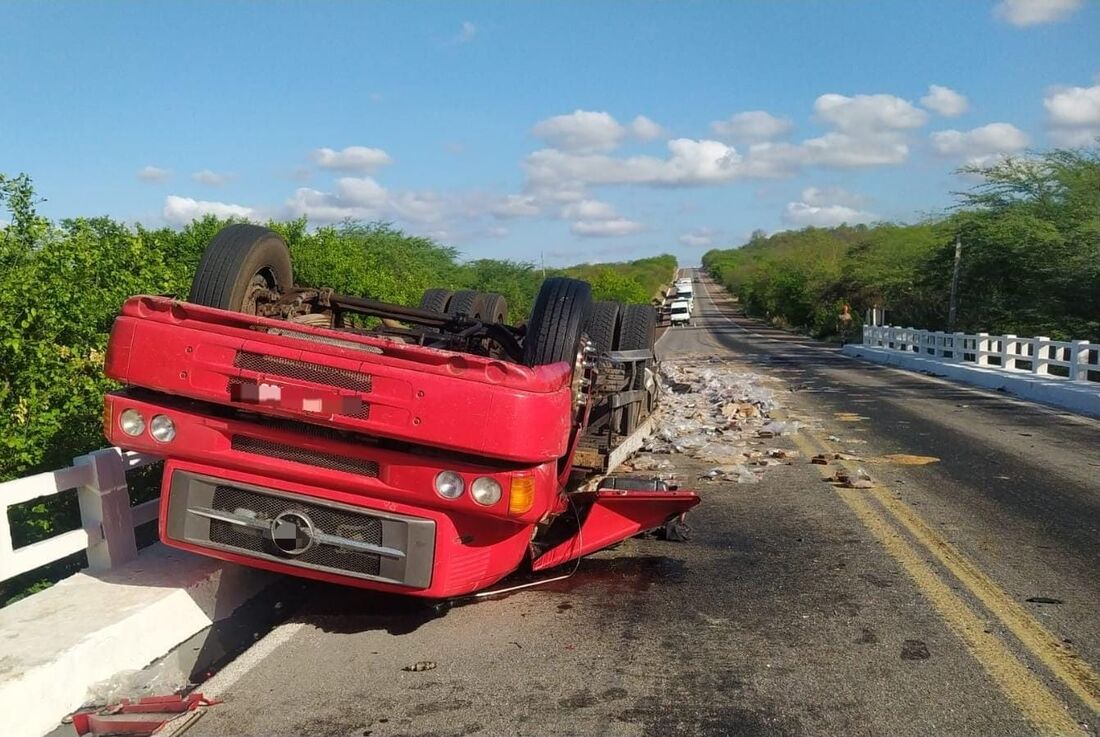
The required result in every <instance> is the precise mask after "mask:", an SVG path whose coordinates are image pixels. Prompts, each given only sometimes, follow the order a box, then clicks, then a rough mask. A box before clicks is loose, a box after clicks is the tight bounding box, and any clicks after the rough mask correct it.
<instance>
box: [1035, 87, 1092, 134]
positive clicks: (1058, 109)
mask: <svg viewBox="0 0 1100 737" xmlns="http://www.w3.org/2000/svg"><path fill="white" fill-rule="evenodd" d="M1043 107H1045V108H1046V111H1047V122H1048V124H1049V126H1050V134H1051V137H1052V138H1053V139H1054V141H1055V143H1057V144H1058V145H1060V146H1087V145H1090V144H1092V143H1093V142H1094V139H1095V138H1096V137H1097V136H1100V83H1098V84H1095V85H1093V86H1092V87H1060V88H1057V89H1054V90H1052V91H1051V93H1050V94H1049V95H1047V97H1045V98H1044V99H1043Z"/></svg>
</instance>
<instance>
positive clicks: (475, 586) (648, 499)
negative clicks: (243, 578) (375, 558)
mask: <svg viewBox="0 0 1100 737" xmlns="http://www.w3.org/2000/svg"><path fill="white" fill-rule="evenodd" d="M106 372H107V374H108V376H110V377H112V378H114V379H117V380H119V381H122V382H125V383H126V384H128V385H130V386H133V387H139V388H141V389H142V390H151V391H132V390H131V391H129V392H120V393H115V394H109V395H108V396H107V397H106V399H105V402H106V407H105V416H104V420H105V422H104V428H105V432H106V434H107V437H108V439H109V440H110V441H111V442H112V443H113V444H115V445H118V446H120V447H122V448H126V449H129V450H136V451H142V452H146V453H151V454H156V455H160V456H163V457H165V458H166V463H165V469H164V478H163V482H162V494H161V515H160V536H161V540H162V541H163V542H164V543H166V544H168V545H171V546H174V547H178V548H182V549H184V550H190V551H192V552H195V553H200V554H203V555H207V556H211V557H215V558H219V559H222V560H227V561H231V562H234V563H240V564H244V565H249V566H254V567H258V568H264V569H267V570H272V571H277V572H280V573H286V574H289V575H297V576H304V577H308V578H314V579H318V580H322V581H328V582H331V583H339V584H345V585H349V586H356V587H361V588H370V589H377V590H382V591H391V592H396V593H404V594H412V595H416V596H424V597H433V598H443V597H451V596H458V595H462V594H467V593H471V592H474V591H477V590H479V589H483V588H485V587H487V586H490V585H492V584H493V583H495V582H496V581H499V580H500V579H501V578H503V577H504V576H506V575H507V574H509V573H511V572H513V571H515V570H516V569H517V568H519V567H520V565H521V564H523V562H524V560H525V559H526V558H527V556H528V554H529V551H530V549H531V548H530V543H531V541H532V538H533V536H534V534H535V531H536V529H539V530H542V529H544V528H543V527H542V526H539V527H536V525H540V524H541V523H546V522H549V521H550V520H552V519H553V518H554V517H555V516H557V515H559V514H561V513H567V514H568V513H569V512H568V511H567V510H568V509H569V507H570V501H571V502H572V504H573V505H574V506H575V508H577V509H579V510H580V514H582V515H584V516H583V519H582V523H581V526H580V532H579V533H578V534H577V535H576V536H575V537H573V538H571V539H570V540H566V541H565V542H563V543H561V544H559V545H557V546H556V547H554V548H552V549H550V550H548V551H546V552H545V553H543V554H542V555H541V556H539V557H538V558H537V559H536V560H534V561H533V565H532V567H533V568H534V569H535V570H541V569H544V568H549V567H552V566H555V565H559V564H561V563H563V562H565V561H568V560H572V559H574V558H577V557H579V556H581V555H584V554H586V553H589V552H593V551H595V550H599V549H600V548H603V547H606V546H607V545H609V544H611V543H614V542H617V541H619V540H623V539H625V538H627V537H630V536H632V535H634V534H636V533H638V532H640V531H642V530H646V529H652V528H654V527H657V526H660V525H661V524H663V523H664V522H665V521H666V520H667V519H669V518H670V517H674V516H676V515H678V514H682V513H683V512H685V511H687V509H690V508H691V507H692V506H694V505H695V504H697V503H698V501H699V499H698V497H697V496H696V495H695V494H693V493H691V492H621V491H601V492H595V493H588V494H574V495H572V496H570V497H567V496H566V495H565V494H564V484H565V480H566V479H567V478H568V477H569V474H570V470H571V459H572V455H573V453H574V451H575V449H576V441H577V439H578V438H579V433H578V432H574V425H575V423H576V422H577V416H576V411H575V407H574V404H573V398H572V389H571V386H570V384H571V378H572V367H571V366H570V365H568V364H566V363H559V364H555V365H552V366H542V367H539V368H535V369H531V368H527V367H524V366H519V365H516V364H513V363H508V362H505V361H499V360H495V359H490V358H482V357H479V356H472V355H467V354H463V353H456V352H451V351H442V350H436V349H431V348H425V347H421V346H414V345H407V344H404V343H401V342H399V341H393V340H389V339H385V338H380V337H372V336H365V335H359V334H355V333H349V332H344V331H335V330H325V329H320V328H313V327H308V326H304V325H299V324H295V323H289V322H283V321H278V320H269V319H265V318H257V317H252V316H248V315H242V314H238V313H234V312H227V311H223V310H216V309H211V308H207V307H202V306H199V305H192V304H188V303H183V302H179V301H176V300H171V299H167V298H162V297H134V298H131V299H130V300H128V301H127V302H126V304H125V305H124V307H123V311H122V315H121V316H120V317H119V318H118V319H117V320H116V322H115V325H114V327H113V329H112V332H111V339H110V344H109V346H108V351H107V359H106ZM154 392H159V394H156V393H154ZM180 398H183V399H180ZM226 407H228V408H231V409H226ZM127 409H134V410H137V411H138V412H140V413H141V415H142V416H143V418H144V419H145V427H144V428H143V429H142V430H141V431H140V432H139V434H138V435H137V436H136V437H135V436H131V435H128V434H126V433H124V432H123V431H122V429H121V425H120V418H119V416H120V414H121V413H122V412H123V411H125V410H127ZM589 409H590V407H585V408H584V413H583V416H582V418H581V426H582V427H583V426H584V424H585V423H586V420H587V416H588V411H589ZM234 410H245V411H246V412H244V413H242V412H239V411H234ZM155 415H167V416H168V417H169V418H170V419H171V420H172V423H173V425H174V427H175V436H174V437H173V438H172V439H171V440H170V441H168V442H163V443H162V442H158V441H157V440H155V439H154V438H153V437H152V436H151V433H150V432H149V423H150V420H151V419H152V418H153V417H154V416H155ZM322 428H323V429H322ZM571 439H572V440H573V441H574V442H571ZM443 470H448V471H453V472H456V473H458V474H459V475H460V476H462V478H463V479H464V481H465V483H466V489H467V491H466V492H465V493H463V494H461V495H460V496H459V498H458V499H454V500H448V499H444V498H442V497H441V496H439V495H438V494H437V493H436V491H435V486H434V480H435V477H436V475H437V474H438V473H439V472H440V471H443ZM177 471H178V472H180V475H179V477H178V478H180V479H186V478H188V477H195V476H196V475H197V476H202V477H205V478H206V479H207V482H206V483H208V484H209V483H216V484H220V483H221V482H222V481H223V480H224V481H225V482H226V483H227V484H234V483H236V484H240V485H245V486H251V487H253V489H254V491H257V492H264V493H271V494H275V495H277V496H279V497H280V498H288V495H289V497H301V500H300V501H299V500H295V501H294V502H293V503H295V504H302V505H305V504H306V502H309V501H312V502H313V503H316V504H321V505H324V503H326V502H327V503H328V506H329V507H330V508H335V507H336V506H338V505H343V506H344V508H346V507H348V506H350V507H356V508H358V509H361V510H363V512H364V513H365V514H366V515H368V516H369V515H370V514H371V512H374V513H375V514H376V515H378V516H379V517H385V516H386V515H391V518H396V517H400V518H402V519H405V520H406V522H405V523H404V524H406V525H408V526H409V527H410V528H412V527H415V528H417V529H420V530H422V531H423V533H422V534H423V538H422V539H424V540H432V539H433V535H434V548H433V549H432V551H431V553H430V555H429V554H428V552H426V551H427V547H426V543H425V545H424V547H422V548H421V549H422V550H423V551H425V552H423V554H422V556H421V557H420V559H419V560H420V561H424V566H427V565H428V562H430V568H425V567H421V568H420V569H418V570H419V571H420V573H419V574H418V575H416V576H411V577H405V578H401V577H397V576H390V577H388V578H386V577H383V578H386V580H382V581H379V580H373V579H374V578H378V576H373V574H370V576H368V577H367V578H364V577H356V576H355V575H346V576H345V575H341V573H340V572H338V571H336V572H334V569H333V568H332V566H327V567H325V566H319V567H314V568H311V567H307V566H306V565H305V564H301V563H299V564H290V563H286V564H284V563H283V562H281V560H282V559H280V558H278V557H277V556H267V557H263V556H264V555H266V554H265V553H261V552H259V549H255V548H253V549H252V550H256V551H257V552H256V554H255V555H249V554H248V552H247V549H242V552H235V550H236V548H234V549H232V550H227V549H225V548H226V547H231V548H232V547H233V546H231V545H229V546H227V545H221V546H220V547H219V546H218V545H217V544H215V543H214V542H213V541H212V538H202V537H195V536H192V532H183V531H182V529H183V528H178V529H180V530H181V532H180V533H179V534H180V535H181V536H183V537H186V538H187V539H186V540H183V539H173V538H172V537H170V535H169V519H168V518H169V507H170V504H171V500H172V483H171V482H172V480H173V478H174V477H173V474H175V473H176V472H177ZM482 476H489V477H492V478H493V479H494V480H496V481H497V482H498V483H499V484H500V486H501V489H502V490H503V495H502V498H501V499H500V500H499V501H498V502H496V503H494V504H492V505H488V506H483V505H481V504H478V503H477V502H476V501H475V500H474V499H473V498H472V496H471V494H470V492H469V489H470V487H471V486H472V482H473V480H474V479H475V478H477V477H482ZM513 484H515V488H516V489H517V495H518V494H521V493H522V494H524V495H530V496H531V497H532V501H531V504H530V506H527V505H526V504H525V505H524V506H523V507H522V508H521V509H519V511H515V512H513V511H510V508H509V502H510V494H511V492H512V489H513ZM180 488H181V489H184V490H183V491H181V492H180V493H179V494H177V495H176V498H178V499H179V500H180V503H181V504H184V505H186V504H187V503H189V502H188V500H189V499H190V498H191V497H189V496H188V494H189V493H190V492H188V491H186V488H187V487H180ZM219 488H220V487H219ZM260 496H262V493H261V494H260ZM520 498H524V499H527V498H528V497H527V496H523V497H520V496H517V500H518V499H520ZM198 504H200V505H201V502H200V503H198ZM207 511H209V510H207ZM226 511H229V512H233V508H232V507H230V508H226ZM193 514H202V508H201V507H200V506H196V507H194V508H193V510H192V511H189V512H187V513H186V514H185V515H182V516H180V517H179V518H178V519H187V520H194V519H195V517H193V516H191V515H193ZM230 516H232V515H230ZM394 516H396V517H394ZM252 519H260V520H262V521H264V523H265V524H266V521H267V520H269V519H274V521H275V522H277V521H278V517H277V516H275V517H270V516H264V517H253V518H252ZM424 520H430V521H431V522H432V523H434V532H433V531H432V529H433V528H432V527H431V526H430V525H429V524H428V523H427V522H424ZM236 524H242V523H240V522H239V521H238V522H237V523H236ZM245 524H247V521H246V523H245ZM398 524H400V523H398ZM270 534H272V535H273V534H274V533H270ZM387 534H388V533H387ZM360 539H362V538H360ZM195 540H202V541H204V542H206V543H209V545H207V544H199V543H197V542H194V541H195ZM326 544H330V545H331V544H338V543H331V542H330V543H326ZM298 552H300V551H291V553H292V554H297V553H298ZM390 557H391V558H392V557H393V556H392V555H391V556H390ZM411 559H412V557H411V554H410V557H409V560H411ZM340 570H350V569H349V568H347V567H342V568H340ZM429 573H430V583H428V584H426V585H422V584H423V583H424V582H425V581H428V579H429V575H428V574H429ZM371 576H373V578H371ZM398 580H404V581H407V582H409V585H402V584H400V583H391V582H390V581H398Z"/></svg>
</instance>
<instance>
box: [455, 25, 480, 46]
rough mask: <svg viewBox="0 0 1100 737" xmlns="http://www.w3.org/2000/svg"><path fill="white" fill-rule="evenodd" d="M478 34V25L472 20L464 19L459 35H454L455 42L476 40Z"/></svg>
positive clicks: (462, 42)
mask: <svg viewBox="0 0 1100 737" xmlns="http://www.w3.org/2000/svg"><path fill="white" fill-rule="evenodd" d="M475 36H477V25H476V24H474V23H472V22H471V21H468V20H464V21H462V27H461V28H459V29H458V35H456V36H455V37H454V42H455V43H460V44H466V43H470V42H471V41H473V40H474V37H475Z"/></svg>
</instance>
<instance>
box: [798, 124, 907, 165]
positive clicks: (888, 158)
mask: <svg viewBox="0 0 1100 737" xmlns="http://www.w3.org/2000/svg"><path fill="white" fill-rule="evenodd" d="M802 148H803V150H804V154H803V156H802V159H803V161H804V162H805V163H807V164H815V165H817V166H825V167H833V168H837V169H850V168H859V167H865V166H886V165H889V164H901V163H904V162H905V159H906V158H907V157H908V156H909V146H908V144H906V143H905V140H904V139H903V138H901V137H900V136H899V135H897V134H895V133H870V134H869V133H864V134H862V135H853V134H849V133H837V132H835V131H834V132H831V133H826V134H825V135H823V136H821V137H819V138H811V139H809V140H807V141H803V142H802Z"/></svg>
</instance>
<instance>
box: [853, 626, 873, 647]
mask: <svg viewBox="0 0 1100 737" xmlns="http://www.w3.org/2000/svg"><path fill="white" fill-rule="evenodd" d="M876 642H878V635H876V634H875V631H874V630H873V629H871V628H870V627H864V628H862V629H861V630H860V631H859V637H857V638H856V644H857V645H874V644H875V643H876Z"/></svg>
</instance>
